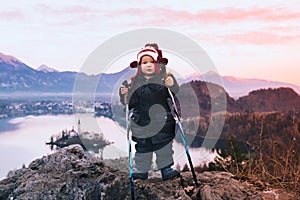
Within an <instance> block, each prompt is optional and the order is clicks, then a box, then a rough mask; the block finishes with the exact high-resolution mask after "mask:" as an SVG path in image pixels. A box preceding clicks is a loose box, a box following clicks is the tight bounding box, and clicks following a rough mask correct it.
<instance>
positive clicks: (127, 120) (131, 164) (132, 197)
mask: <svg viewBox="0 0 300 200" xmlns="http://www.w3.org/2000/svg"><path fill="white" fill-rule="evenodd" d="M122 85H124V86H125V87H127V88H128V82H127V80H125V81H124V82H123V83H122ZM127 95H128V94H127ZM127 95H126V96H125V98H124V102H125V105H126V108H125V109H126V129H127V141H128V152H129V178H130V190H131V199H132V200H134V179H133V162H132V152H131V137H130V121H129V105H128V96H127Z"/></svg>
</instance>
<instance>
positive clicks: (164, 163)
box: [120, 44, 180, 180]
mask: <svg viewBox="0 0 300 200" xmlns="http://www.w3.org/2000/svg"><path fill="white" fill-rule="evenodd" d="M165 64H167V59H166V58H163V57H162V52H161V50H159V48H158V46H157V44H146V45H145V48H143V49H142V50H141V51H140V52H139V53H138V54H137V61H135V62H132V63H131V65H130V66H131V67H137V68H138V70H137V73H136V75H135V76H134V77H132V78H131V83H130V85H129V86H124V85H122V86H121V88H120V100H121V102H122V103H123V104H125V98H127V100H129V109H130V110H131V111H132V115H131V117H130V118H131V119H130V120H131V123H130V124H131V127H130V128H131V131H132V140H133V141H135V142H136V145H135V149H136V154H135V158H134V161H135V170H134V173H133V177H134V178H135V179H142V180H145V179H147V178H148V171H149V170H150V168H151V164H152V156H153V152H155V154H156V164H157V166H158V169H160V170H161V174H162V179H163V180H168V179H172V178H175V177H178V176H179V175H180V173H179V172H178V171H177V170H174V169H172V168H171V166H172V165H173V164H174V161H173V153H174V151H173V149H172V142H173V139H174V137H175V120H174V118H173V116H172V114H171V110H170V108H169V106H168V98H170V94H169V91H168V88H169V89H170V90H171V91H172V92H173V94H175V93H177V92H178V90H179V86H178V83H177V81H176V80H175V78H174V76H173V75H172V74H167V73H166V72H165V70H161V68H164V67H165Z"/></svg>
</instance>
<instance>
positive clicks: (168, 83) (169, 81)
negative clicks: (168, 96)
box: [165, 76, 174, 87]
mask: <svg viewBox="0 0 300 200" xmlns="http://www.w3.org/2000/svg"><path fill="white" fill-rule="evenodd" d="M165 85H166V86H167V87H172V86H173V85H174V79H173V78H172V77H171V76H168V77H167V78H166V79H165Z"/></svg>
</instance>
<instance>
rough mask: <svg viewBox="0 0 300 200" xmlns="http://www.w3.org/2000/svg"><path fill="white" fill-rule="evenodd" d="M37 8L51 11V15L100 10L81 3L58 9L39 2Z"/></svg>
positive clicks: (47, 11) (86, 12)
mask: <svg viewBox="0 0 300 200" xmlns="http://www.w3.org/2000/svg"><path fill="white" fill-rule="evenodd" d="M37 8H38V10H40V11H42V12H46V13H49V14H51V15H66V14H88V13H94V12H99V11H98V10H95V9H93V8H90V7H88V6H80V5H73V6H67V7H64V8H60V9H57V8H53V7H51V6H48V5H46V4H39V5H38V6H37Z"/></svg>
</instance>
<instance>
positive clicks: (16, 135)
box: [0, 115, 216, 179]
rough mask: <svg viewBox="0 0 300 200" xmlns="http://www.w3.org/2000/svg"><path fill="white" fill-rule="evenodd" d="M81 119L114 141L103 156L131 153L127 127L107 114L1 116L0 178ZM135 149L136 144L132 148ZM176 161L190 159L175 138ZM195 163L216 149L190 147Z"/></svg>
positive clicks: (44, 152) (46, 149)
mask: <svg viewBox="0 0 300 200" xmlns="http://www.w3.org/2000/svg"><path fill="white" fill-rule="evenodd" d="M78 119H80V121H81V131H89V132H95V133H99V132H102V133H103V135H104V138H105V139H106V140H108V141H111V142H113V144H111V145H109V146H106V147H105V148H104V150H103V158H104V159H108V158H119V157H121V156H128V150H127V144H128V143H127V136H126V130H125V129H124V128H123V127H121V126H119V124H117V123H116V122H114V121H113V120H111V119H108V118H103V117H100V118H94V117H93V116H91V115H75V116H73V115H58V116H27V117H19V118H13V119H9V120H7V119H2V120H0V125H1V131H0V152H1V153H0V160H1V165H0V179H3V178H4V177H6V175H7V173H8V171H9V170H13V169H18V168H21V166H22V165H23V164H25V165H26V166H28V164H29V163H30V162H31V161H33V160H34V159H36V158H40V157H42V156H44V155H47V154H50V153H51V150H50V148H49V146H46V145H45V142H48V141H49V138H50V136H51V135H54V134H59V133H60V132H61V131H62V130H65V129H71V128H72V127H74V128H75V129H77V121H78ZM132 145H134V144H132ZM133 149H134V148H133ZM174 151H175V153H174V161H175V166H176V164H177V163H179V164H180V166H183V165H184V164H185V163H186V162H187V158H186V154H185V150H184V147H183V146H182V145H181V144H180V143H178V142H174ZM190 151H191V156H192V160H193V163H194V166H196V165H199V164H202V163H208V162H210V161H212V160H213V158H214V157H215V155H216V153H210V152H209V151H207V150H205V149H203V148H198V149H190Z"/></svg>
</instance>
